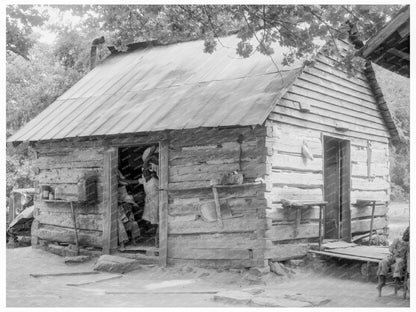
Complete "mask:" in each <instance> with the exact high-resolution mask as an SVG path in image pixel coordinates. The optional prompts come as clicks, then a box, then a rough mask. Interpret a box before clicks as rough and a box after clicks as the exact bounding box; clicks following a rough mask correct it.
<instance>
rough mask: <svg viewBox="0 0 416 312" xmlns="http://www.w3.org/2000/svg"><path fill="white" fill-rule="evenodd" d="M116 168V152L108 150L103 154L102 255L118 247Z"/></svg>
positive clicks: (111, 149) (112, 149) (115, 150)
mask: <svg viewBox="0 0 416 312" xmlns="http://www.w3.org/2000/svg"><path fill="white" fill-rule="evenodd" d="M117 166H118V150H117V149H116V148H114V147H111V148H109V149H108V150H107V151H106V152H105V153H104V168H103V169H104V179H103V207H104V224H103V254H107V255H109V254H111V253H112V252H113V251H114V250H116V248H117V245H118V233H117V220H118V211H117V209H118V207H117V192H118V190H117V183H118V181H117Z"/></svg>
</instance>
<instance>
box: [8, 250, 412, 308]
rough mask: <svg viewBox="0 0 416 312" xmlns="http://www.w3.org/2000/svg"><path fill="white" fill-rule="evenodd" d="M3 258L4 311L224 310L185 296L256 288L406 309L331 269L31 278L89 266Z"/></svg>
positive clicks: (56, 259) (21, 254) (16, 255)
mask: <svg viewBox="0 0 416 312" xmlns="http://www.w3.org/2000/svg"><path fill="white" fill-rule="evenodd" d="M6 256H7V259H6V261H7V276H6V282H7V294H6V305H7V307H104V306H105V307H230V306H231V305H229V304H227V303H222V302H217V301H214V300H213V296H214V295H213V294H212V293H207V294H201V293H199V294H190V293H189V292H217V291H226V290H242V289H246V288H252V287H256V288H261V289H263V290H264V293H265V294H268V295H273V294H280V295H282V294H284V293H287V294H302V295H307V296H317V297H322V298H325V299H328V300H329V302H326V303H325V304H323V305H322V306H325V307H408V306H409V299H407V300H404V299H402V297H401V292H400V293H399V295H398V296H395V295H394V294H393V288H391V287H386V288H385V289H384V290H383V296H382V297H381V298H378V297H377V295H376V289H375V286H376V284H375V283H374V282H365V281H363V280H362V278H361V277H360V276H359V274H358V275H357V274H352V273H353V272H352V271H351V270H352V267H351V266H346V267H342V266H339V267H337V269H334V267H332V268H331V269H330V270H326V272H325V273H317V272H315V271H313V270H311V268H310V267H308V268H299V267H298V268H296V269H295V270H294V272H295V274H291V276H290V277H278V276H277V275H275V274H274V273H268V274H266V275H264V276H262V277H256V276H255V275H253V274H251V273H249V272H248V271H241V272H238V271H228V270H225V271H217V270H212V269H202V268H191V267H184V266H174V267H168V268H166V269H162V268H159V267H144V268H143V269H139V270H136V271H132V272H129V273H126V274H123V275H122V277H119V276H116V275H115V274H110V273H100V274H97V275H78V276H59V277H37V278H35V277H32V276H30V274H42V273H62V272H86V271H91V270H92V267H93V264H94V260H91V261H89V262H86V263H82V264H76V265H74V264H73V265H66V264H64V261H63V260H64V259H63V258H62V257H60V256H56V255H53V254H49V253H47V252H44V251H42V250H38V249H32V248H31V247H23V248H15V249H8V250H7V252H6ZM354 272H355V273H357V272H356V271H354ZM109 277H115V278H114V279H111V280H107V281H102V282H99V283H93V284H89V285H79V286H69V285H68V284H81V283H85V282H93V281H97V280H101V279H103V278H109ZM115 292H126V293H125V294H122V293H115ZM161 292H165V293H164V294H161ZM166 292H171V294H166ZM172 292H179V293H180V292H182V293H183V294H172ZM186 292H188V293H186ZM232 306H245V305H244V304H233V305H232Z"/></svg>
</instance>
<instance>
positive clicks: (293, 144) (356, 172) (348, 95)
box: [266, 55, 390, 257]
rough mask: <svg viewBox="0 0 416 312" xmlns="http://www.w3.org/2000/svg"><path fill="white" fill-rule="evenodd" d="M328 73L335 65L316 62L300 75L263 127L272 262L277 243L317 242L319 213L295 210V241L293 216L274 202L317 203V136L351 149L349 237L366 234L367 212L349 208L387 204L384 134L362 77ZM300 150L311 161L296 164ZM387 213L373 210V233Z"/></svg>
mask: <svg viewBox="0 0 416 312" xmlns="http://www.w3.org/2000/svg"><path fill="white" fill-rule="evenodd" d="M335 65H336V60H335V59H333V58H329V57H325V56H322V55H321V56H319V57H318V59H317V60H316V62H315V64H314V65H312V66H311V67H309V68H305V69H304V71H303V73H302V74H301V75H300V77H299V78H298V79H297V80H296V81H295V82H294V84H293V85H292V87H291V88H290V89H289V91H288V92H287V93H286V94H285V95H284V96H283V97H282V99H281V100H280V101H279V102H278V103H277V105H276V106H275V108H274V110H273V111H272V113H271V114H270V116H269V118H268V121H267V122H266V129H267V138H266V149H267V150H268V156H267V160H266V162H267V168H266V171H267V172H268V173H270V174H269V175H268V178H267V192H266V198H267V208H268V209H267V213H266V215H267V230H266V246H267V248H268V250H267V252H266V253H267V254H268V255H270V257H276V252H274V251H273V250H274V249H276V248H280V249H281V248H282V247H281V246H282V245H281V244H282V243H293V242H296V240H299V241H300V240H303V241H304V240H305V239H312V240H313V239H316V238H317V237H318V230H319V229H318V219H319V210H318V209H319V208H318V207H315V208H310V209H305V210H302V215H301V224H300V228H299V229H298V234H297V235H295V233H294V229H293V228H294V224H295V219H296V211H295V210H294V209H293V210H290V209H283V208H282V205H281V199H289V200H323V199H324V197H323V196H324V194H323V189H324V188H323V183H324V178H323V142H322V140H323V135H329V136H334V137H337V138H340V139H346V140H350V142H351V231H352V234H353V235H354V233H362V232H366V231H369V229H370V216H371V207H358V206H356V205H355V203H356V201H357V199H376V200H377V201H380V202H383V203H387V202H388V201H389V195H390V191H389V188H390V178H389V149H388V142H389V137H390V136H389V133H388V130H387V128H386V126H385V124H384V120H383V119H382V116H381V113H380V111H379V110H378V107H377V104H376V101H375V99H374V96H373V94H372V91H371V89H370V86H369V84H368V82H367V79H366V77H365V76H364V73H363V72H358V73H357V74H356V76H354V77H349V76H348V75H347V73H345V72H344V71H342V70H340V69H338V68H336V66H335ZM301 108H302V109H301ZM305 108H306V110H305ZM341 128H344V129H341ZM304 142H306V144H307V145H308V147H309V149H310V151H311V153H312V154H313V158H314V159H313V160H307V159H306V158H305V157H304V156H302V145H303V143H304ZM369 148H370V149H371V152H369ZM369 157H370V159H369ZM369 166H370V167H369ZM386 213H387V205H386V204H382V205H379V206H377V208H376V212H375V219H374V225H373V228H374V229H383V228H386V227H387V218H386ZM285 252H286V251H285Z"/></svg>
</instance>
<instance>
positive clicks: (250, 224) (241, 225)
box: [168, 217, 264, 235]
mask: <svg viewBox="0 0 416 312" xmlns="http://www.w3.org/2000/svg"><path fill="white" fill-rule="evenodd" d="M263 223H264V221H263V220H259V219H257V218H247V217H239V218H231V219H225V220H223V224H224V226H223V227H221V225H219V224H218V222H205V221H202V220H200V219H199V220H196V221H188V222H169V226H168V228H169V229H168V233H169V235H172V234H199V233H200V234H202V233H230V232H254V231H256V230H258V229H261V228H264V226H263V225H262V224H263Z"/></svg>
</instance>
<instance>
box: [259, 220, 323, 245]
mask: <svg viewBox="0 0 416 312" xmlns="http://www.w3.org/2000/svg"><path fill="white" fill-rule="evenodd" d="M318 236H319V226H318V222H316V223H303V224H302V223H301V224H300V225H299V228H298V234H297V235H295V227H294V224H278V225H274V226H272V227H271V228H269V229H267V230H266V238H268V239H271V240H272V241H282V240H288V239H296V238H312V237H318Z"/></svg>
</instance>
